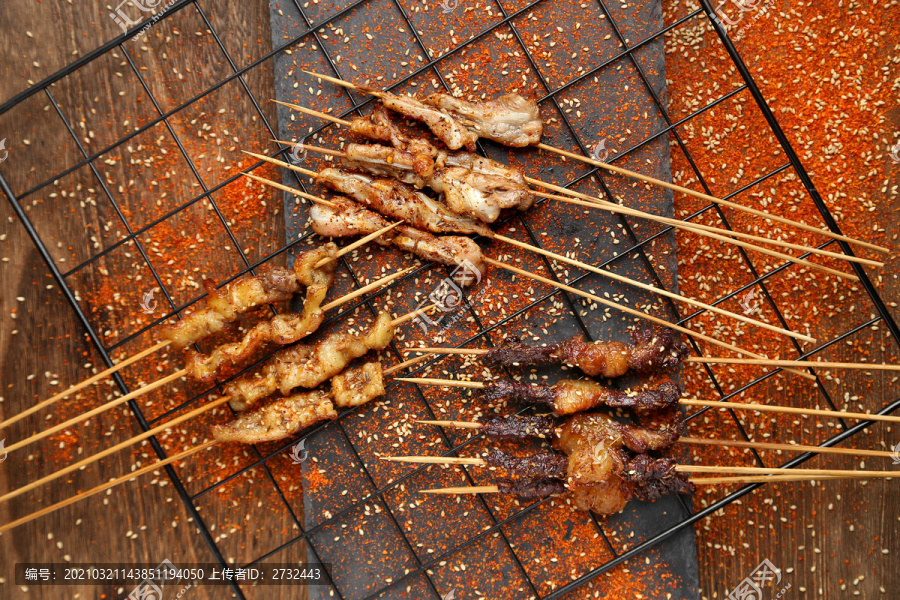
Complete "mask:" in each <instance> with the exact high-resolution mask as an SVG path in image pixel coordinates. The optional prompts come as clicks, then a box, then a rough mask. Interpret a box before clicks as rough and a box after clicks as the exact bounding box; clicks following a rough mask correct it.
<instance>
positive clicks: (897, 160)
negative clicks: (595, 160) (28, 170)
mask: <svg viewBox="0 0 900 600" xmlns="http://www.w3.org/2000/svg"><path fill="white" fill-rule="evenodd" d="M3 141H4V142H5V141H6V140H3ZM2 148H3V145H2V142H0V149H2ZM888 156H890V157H891V162H892V163H894V164H895V165H897V164H900V142H897V143H896V144H894V145H893V146H891V153H890V154H889V155H888ZM3 158H6V157H3ZM3 158H0V162H3Z"/></svg>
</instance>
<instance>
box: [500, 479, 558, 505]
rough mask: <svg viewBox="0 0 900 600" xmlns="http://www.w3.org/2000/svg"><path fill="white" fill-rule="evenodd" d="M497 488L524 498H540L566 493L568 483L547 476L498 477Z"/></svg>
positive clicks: (504, 492) (503, 492) (502, 491)
mask: <svg viewBox="0 0 900 600" xmlns="http://www.w3.org/2000/svg"><path fill="white" fill-rule="evenodd" d="M497 488H498V491H499V492H500V493H501V494H509V495H512V496H516V497H517V498H521V499H522V500H538V499H540V498H546V497H547V496H556V495H559V494H562V493H564V492H565V491H566V484H565V482H563V481H561V480H559V479H548V478H546V477H536V478H533V479H498V480H497Z"/></svg>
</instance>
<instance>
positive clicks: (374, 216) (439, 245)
mask: <svg viewBox="0 0 900 600" xmlns="http://www.w3.org/2000/svg"><path fill="white" fill-rule="evenodd" d="M330 202H332V203H333V204H335V205H337V208H332V207H330V206H325V205H324V204H314V205H313V206H312V207H311V208H310V211H309V216H310V218H311V219H312V229H313V231H315V232H316V233H318V234H319V235H322V236H325V237H345V236H355V235H368V234H370V233H374V232H376V231H378V230H380V229H383V228H384V227H387V226H388V225H390V222H389V221H388V220H387V219H385V218H384V217H383V216H381V215H380V214H378V213H377V212H375V211H372V210H369V209H367V208H363V207H362V206H360V205H359V204H356V203H355V202H353V201H352V200H349V199H347V198H344V197H342V196H337V197H335V198H332V199H331V200H330ZM376 241H377V242H378V243H379V244H382V245H384V244H389V243H390V244H393V245H395V246H397V247H398V248H402V249H403V250H406V251H407V252H411V253H413V254H415V255H416V256H419V257H421V258H424V259H425V260H433V261H435V262H439V263H441V264H444V265H450V266H454V267H456V266H459V265H463V264H467V262H466V261H468V264H470V265H472V268H475V269H477V270H478V272H479V274H480V275H481V276H483V275H484V274H485V273H486V272H487V265H486V264H485V263H484V257H483V255H482V253H481V248H479V247H478V244H476V243H475V242H474V241H472V240H471V239H469V238H467V237H462V236H455V235H442V236H435V235H433V234H431V233H429V232H427V231H422V230H420V229H415V228H414V227H410V226H408V225H400V226H398V227H396V228H395V229H393V230H391V231H389V232H387V233H385V234H384V235H383V236H381V237H380V238H378V240H376ZM478 279H480V277H479V278H478ZM475 280H476V279H475V278H472V277H469V278H459V280H458V281H457V283H459V284H460V285H462V286H467V285H470V284H471V283H472V282H474V281H475Z"/></svg>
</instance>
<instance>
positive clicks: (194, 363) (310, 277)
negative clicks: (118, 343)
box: [185, 243, 338, 381]
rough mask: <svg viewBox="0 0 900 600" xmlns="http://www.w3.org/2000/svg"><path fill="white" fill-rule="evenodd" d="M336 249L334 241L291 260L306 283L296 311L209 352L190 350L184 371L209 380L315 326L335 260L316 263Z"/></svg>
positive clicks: (328, 256) (297, 276) (330, 282)
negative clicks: (301, 302)
mask: <svg viewBox="0 0 900 600" xmlns="http://www.w3.org/2000/svg"><path fill="white" fill-rule="evenodd" d="M337 251H338V248H337V246H336V245H335V244H333V243H328V244H326V245H324V246H322V247H321V248H316V249H314V250H310V251H308V252H304V253H303V254H301V255H300V256H298V257H297V259H296V261H295V262H294V274H295V278H296V281H297V282H298V283H300V284H303V285H305V286H306V299H305V302H304V304H303V311H302V312H301V313H300V314H293V313H282V314H280V315H276V316H275V317H273V318H271V319H269V320H268V321H263V322H261V323H258V324H256V325H255V326H254V327H253V328H252V329H251V330H250V331H248V332H247V333H246V334H245V335H244V336H243V338H242V339H241V340H240V341H238V342H234V343H231V344H223V345H221V346H219V347H218V348H216V349H215V350H213V351H212V352H211V353H209V354H200V353H199V352H196V351H194V350H190V351H189V352H188V356H187V364H186V367H185V368H186V369H187V371H188V374H189V375H190V376H191V377H193V378H194V379H197V380H199V381H212V380H213V379H215V378H216V377H218V376H220V375H222V374H225V373H227V370H228V369H230V368H232V367H234V365H238V364H241V363H244V362H246V361H247V360H250V359H251V358H252V357H253V355H254V354H255V353H256V352H257V351H259V349H260V348H262V347H263V346H264V345H265V344H266V343H273V344H278V345H281V346H284V345H286V344H292V343H294V342H296V341H297V340H300V339H302V338H304V337H306V336H308V335H309V334H311V333H312V332H314V331H315V330H316V329H318V328H319V325H321V324H322V320H323V319H324V318H325V315H324V313H323V312H322V310H321V309H320V308H319V307H320V306H321V304H322V302H323V301H324V300H325V296H326V295H327V294H328V289H329V288H330V287H331V284H332V282H333V281H334V269H335V266H336V265H337V261H335V260H330V261H329V262H327V263H326V264H324V265H322V266H321V267H316V265H317V264H318V263H319V262H321V261H322V260H325V259H333V258H334V256H335V255H336V254H337Z"/></svg>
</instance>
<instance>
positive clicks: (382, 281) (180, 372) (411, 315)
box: [6, 267, 437, 452]
mask: <svg viewBox="0 0 900 600" xmlns="http://www.w3.org/2000/svg"><path fill="white" fill-rule="evenodd" d="M414 268H415V267H407V268H406V269H402V270H401V271H398V272H397V273H392V274H390V275H388V276H386V277H382V278H381V279H379V280H377V281H373V282H372V283H370V284H368V285H366V286H364V287H362V288H360V289H358V290H354V291H353V292H351V293H349V294H347V295H345V296H342V297H341V298H338V299H336V300H333V301H332V302H330V303H328V304H326V305H325V306H322V307H321V310H322V311H323V312H324V311H327V310H330V309H332V308H335V307H337V306H340V305H341V304H343V303H345V302H348V301H350V300H352V299H353V298H356V297H358V296H360V295H362V294H365V293H366V292H370V291H372V290H373V289H375V288H378V287H381V286H383V285H385V284H386V283H389V282H390V281H393V280H394V279H396V278H398V277H401V276H402V275H404V274H406V273H408V272H409V271H411V270H412V269H414ZM436 306H437V305H436V304H432V305H430V306H427V307H424V308H422V309H419V310H417V311H413V312H412V313H409V314H407V315H404V316H402V317H399V318H398V319H395V320H394V321H393V322H392V324H393V325H394V326H397V325H400V324H402V323H405V322H406V321H408V320H409V319H412V318H414V317H415V316H416V315H417V314H420V313H422V312H427V311H429V310H431V309H433V308H436ZM187 375H188V371H187V369H180V370H178V371H176V372H175V373H172V374H171V375H167V376H166V377H163V378H162V379H158V380H157V381H154V382H152V383H148V384H147V385H145V386H143V387H140V388H138V389H136V390H134V391H132V392H130V393H128V394H125V395H124V396H120V397H118V398H114V399H112V400H110V401H109V402H107V403H105V404H102V405H101V406H98V407H97V408H94V409H93V410H90V411H88V412H86V413H83V414H81V415H77V416H75V417H72V418H71V419H68V420H67V421H64V422H62V423H60V424H58V425H54V426H53V427H51V428H50V429H46V430H44V431H40V432H38V433H35V434H33V435H31V436H30V437H28V438H25V439H24V440H21V441H19V442H16V443H14V444H12V445H11V446H9V447H7V448H6V452H13V451H15V450H18V449H19V448H23V447H24V446H27V445H29V444H32V443H34V442H36V441H38V440H42V439H44V438H45V437H47V436H50V435H53V434H54V433H57V432H59V431H62V430H64V429H66V428H68V427H71V426H72V425H76V424H78V423H80V422H82V421H84V420H86V419H89V418H91V417H93V416H95V415H98V414H100V413H103V412H106V411H107V410H109V409H111V408H115V407H116V406H119V405H121V404H124V403H125V402H128V401H129V400H133V399H134V398H137V397H139V396H142V395H144V394H146V393H147V392H151V391H153V390H155V389H157V388H159V387H162V386H164V385H166V384H168V383H171V382H173V381H175V380H177V379H181V378H182V377H186V376H187Z"/></svg>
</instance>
